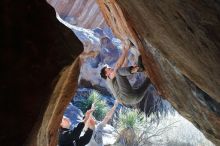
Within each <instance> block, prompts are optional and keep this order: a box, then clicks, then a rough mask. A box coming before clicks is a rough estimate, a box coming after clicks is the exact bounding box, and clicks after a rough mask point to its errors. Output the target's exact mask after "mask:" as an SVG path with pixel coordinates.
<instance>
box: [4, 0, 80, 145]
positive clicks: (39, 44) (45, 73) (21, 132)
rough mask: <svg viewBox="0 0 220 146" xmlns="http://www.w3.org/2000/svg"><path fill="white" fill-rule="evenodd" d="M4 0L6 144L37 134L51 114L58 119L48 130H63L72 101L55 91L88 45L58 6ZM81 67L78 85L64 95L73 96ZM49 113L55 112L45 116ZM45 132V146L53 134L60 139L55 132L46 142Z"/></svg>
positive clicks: (35, 0) (37, 0) (38, 1)
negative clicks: (61, 98) (65, 71)
mask: <svg viewBox="0 0 220 146" xmlns="http://www.w3.org/2000/svg"><path fill="white" fill-rule="evenodd" d="M0 3H1V4H0V6H1V9H0V10H1V13H0V15H1V30H0V31H1V33H0V35H1V38H2V40H1V43H0V48H1V49H0V50H1V53H0V66H1V73H0V74H1V76H0V81H1V84H0V104H1V106H0V108H1V131H0V145H4V146H21V145H24V143H25V141H26V140H27V139H28V138H29V137H31V136H36V135H37V132H38V131H39V127H40V125H41V124H42V120H43V121H45V118H46V121H48V122H51V121H52V123H50V124H48V125H49V126H47V125H45V126H47V127H46V128H45V131H44V132H49V131H50V130H52V131H53V132H54V130H55V129H56V128H57V126H58V124H59V122H60V120H61V115H62V113H63V111H64V109H65V106H66V105H65V104H67V103H66V102H65V101H62V102H60V103H59V104H58V105H57V101H56V100H57V99H58V98H55V97H54V94H53V95H52V93H54V92H55V91H53V90H54V87H55V86H56V83H57V81H58V79H59V77H60V76H62V75H59V74H60V72H61V71H62V70H63V69H64V68H67V66H70V65H71V64H72V63H73V62H74V60H75V59H76V57H77V56H78V55H79V54H80V53H81V52H82V50H83V46H82V43H81V42H80V41H79V39H78V38H77V37H75V35H74V34H73V32H72V31H71V30H69V29H68V28H67V27H65V26H64V25H62V24H61V23H60V22H59V21H58V20H57V19H56V14H55V10H54V9H53V8H52V7H51V6H50V5H49V4H47V3H46V2H45V1H44V0H32V1H20V2H15V1H10V0H2V1H1V2H0ZM77 71H78V72H79V70H77V69H76V70H75V71H74V73H75V76H74V78H73V79H75V82H73V83H72V85H71V86H70V87H71V88H72V89H71V90H70V91H68V93H65V94H63V95H66V97H65V98H69V100H70V99H71V98H72V94H71V92H74V88H75V87H74V85H75V84H74V83H76V81H77V80H76V78H77ZM70 77H72V76H70ZM63 78H64V77H63ZM73 79H72V80H71V81H73ZM63 84H64V83H63ZM63 86H64V85H63ZM60 92H61V91H60ZM62 92H66V90H62ZM61 95H62V94H60V96H61ZM50 99H51V100H50ZM66 100H67V99H66ZM49 103H50V104H49ZM50 107H55V108H54V109H49V108H50ZM46 109H47V110H46ZM45 111H46V112H45ZM52 113H56V114H55V115H53V114H52ZM43 115H49V116H45V117H44V118H43ZM44 123H47V122H44ZM51 124H52V125H53V126H51ZM54 128H55V129H54ZM54 134H56V133H54ZM41 135H42V136H45V135H46V134H45V133H43V132H42V133H41ZM41 135H39V137H38V138H39V140H40V141H38V142H40V143H42V144H41V145H43V146H46V145H45V141H47V142H48V141H49V137H52V139H51V140H50V141H53V140H56V139H55V138H54V137H53V136H51V135H50V136H49V137H44V138H45V140H42V137H41ZM32 140H33V141H29V144H30V145H32V146H35V145H37V144H36V140H37V139H36V137H35V139H32ZM38 145H40V144H38Z"/></svg>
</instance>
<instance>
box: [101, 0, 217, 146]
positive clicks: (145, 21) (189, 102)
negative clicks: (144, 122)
mask: <svg viewBox="0 0 220 146" xmlns="http://www.w3.org/2000/svg"><path fill="white" fill-rule="evenodd" d="M97 2H98V3H99V5H100V8H101V10H102V12H103V15H104V17H105V19H106V21H107V23H108V24H109V25H110V27H111V28H112V29H113V32H114V34H115V35H116V36H117V37H119V38H121V39H126V38H127V37H128V38H129V39H130V40H131V41H132V42H133V43H134V44H135V45H136V46H138V48H139V50H140V51H141V53H142V54H143V58H144V65H145V67H146V68H147V72H148V74H149V76H150V78H151V80H152V82H153V83H154V85H155V86H156V87H157V89H158V90H159V92H160V93H161V95H163V96H164V97H165V98H166V99H168V100H169V101H170V102H171V103H172V105H173V106H174V107H175V108H176V110H177V111H179V112H180V114H181V115H183V116H184V117H185V118H187V119H189V120H190V121H191V122H192V123H193V124H194V125H195V126H196V127H197V128H199V129H200V130H201V131H202V132H203V133H204V134H205V135H206V136H207V137H208V138H209V139H210V140H211V141H213V142H214V143H215V144H217V145H219V144H220V133H219V131H220V109H219V108H220V104H219V103H220V64H219V62H220V58H219V56H220V51H219V47H220V19H219V18H220V17H219V14H220V13H219V11H220V5H219V3H218V2H217V1H205V0H204V1H192V2H191V1H190V2H185V1H155V0H150V1H147V2H146V1H144V0H138V1H133V0H127V1H122V0H118V1H113V0H106V1H102V0H97Z"/></svg>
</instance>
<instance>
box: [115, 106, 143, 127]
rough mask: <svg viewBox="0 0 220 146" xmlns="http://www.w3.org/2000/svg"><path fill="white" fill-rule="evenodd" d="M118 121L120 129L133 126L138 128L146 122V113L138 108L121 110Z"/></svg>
mask: <svg viewBox="0 0 220 146" xmlns="http://www.w3.org/2000/svg"><path fill="white" fill-rule="evenodd" d="M118 121H119V122H118V128H119V129H126V128H133V129H136V130H137V129H139V128H140V127H142V126H143V125H144V124H145V122H146V120H145V115H144V113H141V112H139V111H138V110H136V109H125V110H124V111H120V113H119V117H118Z"/></svg>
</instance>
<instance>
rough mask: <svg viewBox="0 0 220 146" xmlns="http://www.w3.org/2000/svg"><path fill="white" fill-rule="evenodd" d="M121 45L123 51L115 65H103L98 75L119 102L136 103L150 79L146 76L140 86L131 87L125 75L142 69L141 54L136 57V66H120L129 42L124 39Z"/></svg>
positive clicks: (125, 56) (126, 53)
mask: <svg viewBox="0 0 220 146" xmlns="http://www.w3.org/2000/svg"><path fill="white" fill-rule="evenodd" d="M122 45H123V52H122V54H121V56H120V57H119V59H118V61H117V62H116V65H115V67H114V68H110V67H107V66H105V67H103V68H102V69H101V72H100V75H101V77H102V78H103V79H105V80H106V83H107V85H108V87H109V88H110V90H111V92H112V94H113V95H114V97H115V98H116V97H117V99H118V101H119V102H121V103H123V104H137V103H139V102H140V101H141V100H142V98H143V97H144V95H145V93H146V91H147V88H148V86H149V85H150V80H149V78H146V80H145V82H144V83H143V84H142V85H141V87H140V88H138V89H134V88H132V86H131V85H130V83H129V81H128V79H127V76H128V75H132V74H134V73H137V72H142V71H144V67H143V64H142V60H141V56H139V57H138V65H137V66H130V67H122V66H123V64H124V62H125V60H126V58H127V55H128V51H129V49H130V47H131V42H130V41H129V40H126V41H124V42H123V44H122Z"/></svg>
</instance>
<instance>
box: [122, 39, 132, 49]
mask: <svg viewBox="0 0 220 146" xmlns="http://www.w3.org/2000/svg"><path fill="white" fill-rule="evenodd" d="M123 43H124V49H125V50H129V49H130V47H131V42H130V40H129V39H126V40H124V42H123Z"/></svg>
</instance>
